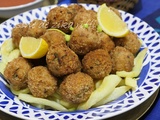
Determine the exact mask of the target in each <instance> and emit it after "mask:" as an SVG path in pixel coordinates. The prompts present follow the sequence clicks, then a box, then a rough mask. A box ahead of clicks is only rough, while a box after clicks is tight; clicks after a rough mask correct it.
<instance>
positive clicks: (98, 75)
mask: <svg viewBox="0 0 160 120" xmlns="http://www.w3.org/2000/svg"><path fill="white" fill-rule="evenodd" d="M82 67H83V71H84V72H85V73H87V74H88V75H90V76H91V77H92V78H93V79H98V80H99V79H103V78H104V77H105V76H107V75H109V74H110V72H111V70H112V61H111V57H110V55H109V53H108V51H106V50H103V49H97V50H94V51H90V52H89V53H88V54H86V55H85V56H84V58H83V59H82Z"/></svg>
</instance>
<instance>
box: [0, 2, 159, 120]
mask: <svg viewBox="0 0 160 120" xmlns="http://www.w3.org/2000/svg"><path fill="white" fill-rule="evenodd" d="M78 4H81V5H84V6H86V5H88V4H83V3H78ZM67 5H69V4H57V5H49V6H44V7H41V8H49V7H50V8H52V7H56V6H67ZM92 5H93V6H94V7H95V6H96V7H97V6H99V5H96V4H89V6H92ZM36 9H38V8H35V9H32V10H29V11H33V10H36ZM29 11H26V12H24V13H21V14H25V13H28V12H29ZM120 11H121V12H124V11H122V10H120ZM124 13H126V14H129V15H131V16H134V15H132V14H130V13H128V12H124ZM19 15H20V14H19ZM19 15H16V16H17V17H18V16H19ZM16 16H14V17H12V18H15V17H16ZM135 17H136V16H135ZM12 18H10V19H12ZM10 19H8V20H10ZM136 19H139V20H141V19H140V18H138V17H136ZM8 20H6V21H4V22H3V23H1V24H0V26H1V25H2V24H5V23H6V22H7V21H8ZM141 21H142V20H141ZM142 22H143V23H145V24H147V23H146V22H145V21H142ZM147 25H148V24H147ZM149 27H150V28H152V27H151V26H150V25H149ZM152 29H153V28H152ZM153 31H154V29H153ZM156 33H157V32H156ZM157 34H158V33H157ZM159 82H160V81H159ZM159 86H160V84H159V85H158V86H157V88H156V89H154V91H153V92H152V93H151V94H149V95H148V97H145V99H142V101H141V102H140V103H138V104H136V106H135V105H134V106H132V107H131V108H130V109H133V108H134V107H137V106H138V105H140V104H141V103H143V102H144V101H145V100H147V99H148V98H149V97H150V96H151V95H153V94H154V93H155V91H156V90H157V89H158V88H159ZM0 90H1V89H0ZM130 109H129V110H130ZM0 110H2V108H1V107H0ZM3 111H4V109H3ZM126 111H128V109H125V110H124V111H123V112H126ZM4 112H6V113H7V114H10V115H12V116H15V115H16V116H15V117H18V116H17V115H18V114H14V113H12V112H10V111H4ZM123 112H119V113H118V114H116V115H119V114H121V113H123ZM62 114H63V112H62ZM68 114H70V113H68ZM113 116H114V114H113V115H111V116H109V117H107V118H110V117H113ZM18 118H24V119H29V118H28V117H25V116H22V115H21V116H20V117H18ZM30 119H32V118H30Z"/></svg>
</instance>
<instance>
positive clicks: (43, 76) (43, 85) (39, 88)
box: [28, 66, 57, 98]
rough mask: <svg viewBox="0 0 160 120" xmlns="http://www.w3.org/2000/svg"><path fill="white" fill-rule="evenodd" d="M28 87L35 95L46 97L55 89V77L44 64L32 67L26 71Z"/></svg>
mask: <svg viewBox="0 0 160 120" xmlns="http://www.w3.org/2000/svg"><path fill="white" fill-rule="evenodd" d="M28 88H29V90H30V91H31V93H32V95H33V96H35V97H40V98H46V97H48V96H51V95H53V94H54V92H55V91H56V89H57V79H56V78H55V77H54V76H52V75H51V74H50V72H49V70H48V69H47V68H46V67H44V66H37V67H33V68H32V69H31V70H30V71H29V72H28Z"/></svg>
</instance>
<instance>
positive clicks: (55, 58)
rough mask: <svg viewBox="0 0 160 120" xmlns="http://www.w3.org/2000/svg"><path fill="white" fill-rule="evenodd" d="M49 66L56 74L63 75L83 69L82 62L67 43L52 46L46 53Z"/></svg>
mask: <svg viewBox="0 0 160 120" xmlns="http://www.w3.org/2000/svg"><path fill="white" fill-rule="evenodd" d="M46 62H47V67H48V69H49V70H50V71H51V73H52V74H53V75H54V76H57V77H61V76H64V75H68V74H71V73H75V72H78V71H80V70H81V62H80V60H79V57H78V55H77V54H75V52H73V51H72V50H71V49H70V48H69V47H68V46H67V45H65V44H59V45H57V46H50V48H49V50H48V53H47V55H46Z"/></svg>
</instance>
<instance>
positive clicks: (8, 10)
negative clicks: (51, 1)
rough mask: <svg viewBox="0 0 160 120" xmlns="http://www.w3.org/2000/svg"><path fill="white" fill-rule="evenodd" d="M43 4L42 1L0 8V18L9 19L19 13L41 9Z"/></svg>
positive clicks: (37, 0)
mask: <svg viewBox="0 0 160 120" xmlns="http://www.w3.org/2000/svg"><path fill="white" fill-rule="evenodd" d="M42 4H43V0H34V1H33V2H29V3H25V4H21V5H17V6H9V7H0V17H1V18H10V17H13V16H15V15H17V14H19V13H23V12H25V11H28V10H31V9H34V8H38V7H41V6H42Z"/></svg>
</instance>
